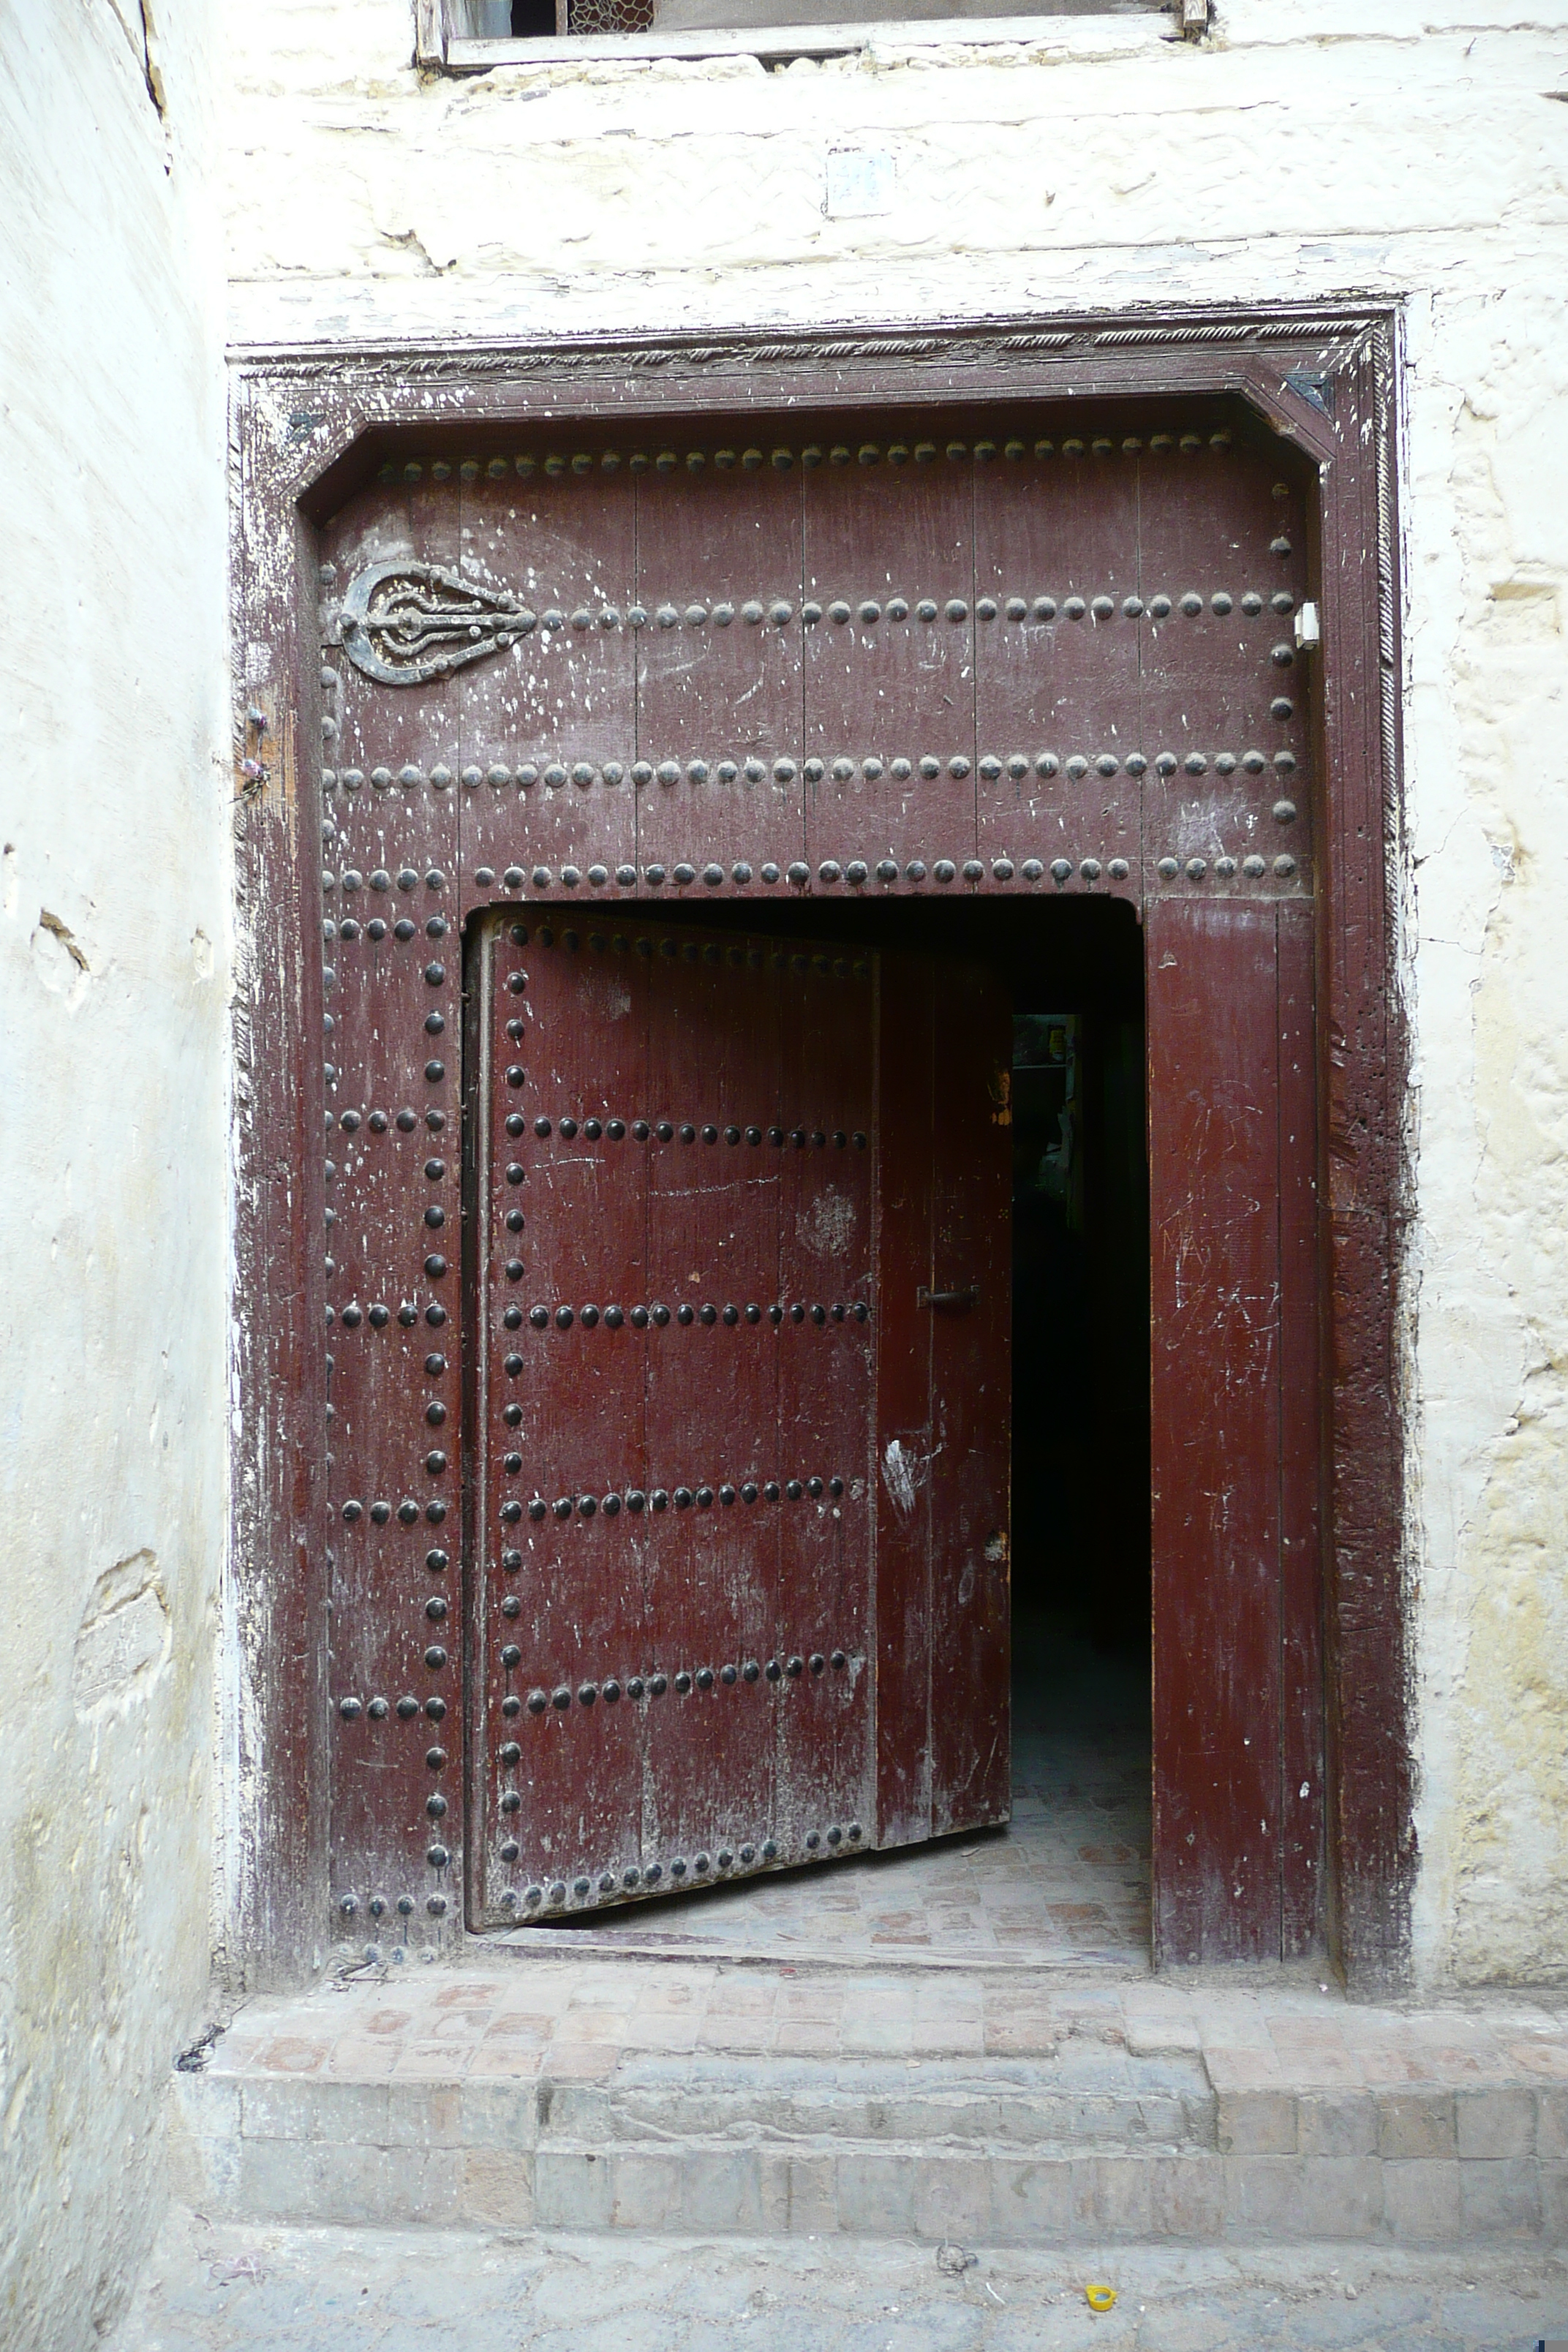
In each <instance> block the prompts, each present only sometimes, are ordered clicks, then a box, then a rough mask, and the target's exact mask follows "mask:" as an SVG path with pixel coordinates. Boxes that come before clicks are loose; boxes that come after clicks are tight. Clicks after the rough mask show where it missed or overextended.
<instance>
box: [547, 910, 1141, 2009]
mask: <svg viewBox="0 0 1568 2352" xmlns="http://www.w3.org/2000/svg"><path fill="white" fill-rule="evenodd" d="M672 912H673V909H672ZM680 919H681V920H682V921H683V922H685V923H688V924H689V923H691V922H693V921H701V922H703V923H705V924H706V925H710V926H711V928H712V929H714V930H716V931H720V932H724V931H735V930H745V931H747V932H749V933H751V934H752V935H753V936H755V935H757V934H759V933H764V934H771V935H773V936H784V937H788V936H799V937H809V938H811V939H815V940H822V941H833V940H840V939H841V940H843V941H844V942H845V943H846V944H851V943H854V944H859V945H863V946H868V947H872V948H876V949H879V950H886V951H889V952H891V951H895V950H908V951H919V952H923V953H936V954H939V955H941V954H947V955H951V956H952V957H954V958H962V959H963V960H964V961H966V962H967V961H976V962H981V963H985V964H989V965H990V966H991V967H992V968H993V969H994V971H997V972H998V973H999V975H1000V976H1001V978H1002V979H1003V981H1004V982H1005V986H1006V988H1007V991H1008V992H1009V994H1010V996H1011V999H1012V1003H1013V1007H1014V1055H1013V1060H1014V1068H1013V1075H1012V1097H1011V1106H1010V1108H1011V1117H1012V1131H1013V1144H1014V1152H1013V1158H1014V1186H1013V1221H1014V1223H1013V1244H1014V1245H1013V1414H1012V1432H1013V1443H1012V1541H1011V1569H1012V1593H1013V1617H1012V1622H1013V1665H1012V1677H1013V1717H1012V1720H1013V1819H1012V1822H1011V1823H1010V1824H1009V1825H1008V1827H1007V1828H1005V1829H1003V1830H999V1831H994V1832H991V1831H985V1832H963V1833H961V1834H959V1835H957V1836H955V1837H952V1838H950V1839H946V1840H942V1841H938V1842H937V1843H935V1844H934V1845H931V1846H927V1847H914V1848H908V1849H901V1850H893V1851H890V1852H883V1853H877V1854H867V1855H864V1856H861V1857H859V1858H858V1859H856V1860H855V1861H854V1862H853V1863H852V1864H848V1865H847V1867H846V1868H844V1869H836V1870H834V1871H831V1872H829V1873H827V1874H821V1873H806V1872H794V1873H789V1874H785V1875H783V1876H780V1877H778V1878H774V1879H773V1880H771V1881H763V1882H753V1883H752V1884H750V1885H731V1886H725V1887H715V1888H712V1889H710V1890H708V1891H706V1892H701V1893H698V1892H693V1893H691V1894H689V1895H676V1896H667V1897H665V1898H664V1899H663V1900H662V1901H661V1902H660V1904H659V1905H658V1906H647V1907H646V1908H641V1909H637V1910H633V1911H629V1912H625V1913H621V1914H619V1915H616V1914H614V1913H605V1912H599V1913H598V1914H596V1915H595V1916H584V1917H579V1918H575V1919H574V1918H573V1917H571V1916H566V1917H563V1918H561V1919H559V1920H556V1921H552V1922H550V1923H548V1924H543V1923H542V1924H541V1925H540V1926H539V1927H521V1928H519V1929H516V1930H512V1931H510V1933H511V1934H513V1935H515V1936H517V1937H521V1938H522V1939H523V1940H529V1939H531V1938H532V1937H537V1936H541V1935H545V1936H549V1935H553V1934H559V1933H561V1932H563V1931H564V1932H568V1933H571V1934H574V1935H576V1936H583V1935H586V1936H588V1937H590V1938H591V1939H592V1940H594V1941H595V1942H598V1941H600V1940H603V1941H604V1942H605V1944H606V1946H608V1947H610V1948H623V1947H628V1946H636V1947H641V1948H662V1947H666V1946H674V1947H679V1948H698V1949H700V1948H707V1947H710V1946H711V1947H712V1948H715V1949H717V1950H721V1951H722V1950H726V1949H734V1948H737V1947H739V1948H746V1949H749V1950H752V1951H753V1952H754V1951H756V1950H758V1949H774V1948H776V1949H777V1950H779V1952H780V1953H781V1954H785V1953H788V1952H790V1951H794V1952H795V1953H797V1954H805V1953H806V1952H811V1953H814V1954H817V1955H819V1956H823V1957H828V1956H839V1957H842V1958H875V1956H876V1953H877V1952H878V1951H879V1950H885V1949H888V1948H905V1949H910V1950H920V1949H922V1948H923V1949H930V1950H931V1951H932V1952H933V1954H936V1955H939V1956H942V1957H952V1958H956V1957H959V1956H965V1957H968V1956H973V1955H977V1954H978V1953H980V1952H982V1951H984V1952H985V1953H986V1954H987V1955H989V1956H990V1957H992V1958H1001V1957H1005V1956H1006V1955H1007V1954H1009V1953H1011V1954H1013V1955H1015V1956H1016V1957H1017V1958H1019V1959H1020V1960H1025V1959H1028V1960H1036V1959H1038V1960H1041V1961H1044V1962H1046V1963H1047V1964H1050V1963H1055V1964H1058V1965H1067V1966H1071V1965H1083V1964H1088V1965H1090V1966H1097V1965H1098V1966H1110V1967H1112V1968H1120V1969H1125V1968H1127V1967H1133V1968H1142V1967H1144V1966H1146V1965H1147V1964H1148V1959H1149V1953H1150V1925H1149V1917H1150V1816H1151V1769H1152V1764H1151V1677H1152V1659H1151V1633H1150V1597H1151V1596H1150V1466H1149V1465H1150V1414H1149V1395H1150V1387H1149V1381H1150V1335H1149V1298H1150V1280H1149V1276H1150V1240H1149V1201H1148V1178H1147V1152H1146V1140H1145V1110H1144V979H1143V934H1142V928H1141V926H1140V925H1139V923H1138V921H1137V919H1136V915H1135V912H1134V910H1133V908H1131V906H1129V905H1127V904H1126V903H1125V902H1121V901H1117V900H1111V899H1100V900H1096V899H1089V898H1070V899H1068V898H1064V899H1063V900H1061V901H1059V902H1058V903H1056V904H1054V905H1048V906H1046V907H1041V906H1039V905H1037V904H1029V903H1026V902H1020V901H1017V900H1014V899H1008V898H992V899H988V900H979V899H974V898H969V899H966V900H964V901H963V902H959V903H954V904H951V905H937V906H921V905H919V904H911V903H910V902H909V901H902V902H892V903H888V904H884V905H882V906H876V905H871V906H866V905H860V906H855V905H844V906H838V905H833V904H830V903H829V904H824V903H823V902H821V901H819V900H813V901H812V902H811V903H810V904H809V905H800V906H796V907H771V906H759V907H752V906H749V905H733V904H731V905H727V906H721V907H710V908H701V909H698V908H688V907H687V906H685V905H682V906H681V908H680Z"/></svg>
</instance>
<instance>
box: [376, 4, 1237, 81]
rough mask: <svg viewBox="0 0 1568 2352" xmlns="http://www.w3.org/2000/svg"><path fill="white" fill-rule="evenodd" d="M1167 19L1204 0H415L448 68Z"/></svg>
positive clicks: (427, 48) (424, 31)
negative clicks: (1090, 20) (1063, 22)
mask: <svg viewBox="0 0 1568 2352" xmlns="http://www.w3.org/2000/svg"><path fill="white" fill-rule="evenodd" d="M1108 16H1141V17H1149V16H1163V17H1164V18H1166V19H1167V20H1168V21H1171V22H1172V28H1173V31H1174V32H1176V33H1177V34H1179V35H1185V36H1187V37H1194V36H1195V35H1198V34H1201V33H1203V32H1204V31H1205V30H1206V28H1207V23H1208V0H416V26H417V40H416V54H417V61H418V62H419V63H420V64H421V65H423V66H426V67H435V68H438V69H444V70H446V71H447V72H450V73H482V72H485V71H487V70H489V68H493V67H496V66H501V65H529V64H547V63H551V62H557V61H563V60H565V59H567V58H574V57H581V56H582V55H583V53H584V48H585V47H586V48H587V49H588V50H589V51H590V52H591V53H595V54H597V55H600V56H605V55H622V56H634V57H658V56H663V57H689V58H691V57H716V56H727V55H741V56H752V57H763V58H792V57H826V56H833V55H835V54H837V53H841V52H844V51H848V50H853V49H858V48H863V47H866V46H867V45H868V42H869V41H870V40H871V39H872V38H874V37H882V38H884V39H885V38H887V37H889V35H895V36H896V37H897V38H898V39H899V40H900V43H919V44H921V45H941V44H946V43H949V42H964V43H972V42H976V41H984V42H1003V41H1013V42H1016V41H1020V40H1029V39H1032V38H1036V37H1038V32H1039V28H1040V26H1041V25H1042V23H1043V22H1047V21H1050V20H1058V21H1059V20H1060V19H1062V18H1074V17H1101V18H1103V17H1108Z"/></svg>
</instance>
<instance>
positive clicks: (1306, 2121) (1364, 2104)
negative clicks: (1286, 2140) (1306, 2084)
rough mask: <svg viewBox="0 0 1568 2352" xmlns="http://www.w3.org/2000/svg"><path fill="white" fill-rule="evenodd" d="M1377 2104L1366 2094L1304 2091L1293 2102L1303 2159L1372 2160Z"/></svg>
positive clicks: (1375, 2133)
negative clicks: (1370, 2157)
mask: <svg viewBox="0 0 1568 2352" xmlns="http://www.w3.org/2000/svg"><path fill="white" fill-rule="evenodd" d="M1377 2139H1378V2115H1377V2103H1376V2101H1375V2100H1374V2099H1373V2096H1372V2094H1371V2093H1370V2092H1369V2091H1307V2092H1303V2093H1302V2094H1301V2095H1300V2097H1299V2098H1298V2099H1297V2101H1296V2145H1297V2147H1299V2148H1300V2152H1301V2154H1302V2155H1303V2156H1375V2155H1376V2154H1377Z"/></svg>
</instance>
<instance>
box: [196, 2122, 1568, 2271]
mask: <svg viewBox="0 0 1568 2352" xmlns="http://www.w3.org/2000/svg"><path fill="white" fill-rule="evenodd" d="M171 2152H172V2156H173V2158H174V2183H173V2185H174V2192H175V2194H176V2195H177V2196H178V2197H180V2198H182V2199H183V2200H184V2201H186V2202H188V2203H190V2204H193V2205H194V2206H195V2208H196V2209H197V2210H200V2211H203V2212H205V2213H208V2214H210V2215H211V2216H212V2217H213V2218H215V2219H216V2218H218V2217H219V2216H220V2215H221V2216H223V2217H225V2218H228V2219H232V2220H236V2221H246V2222H248V2223H252V2224H263V2223H268V2222H276V2223H284V2224H289V2223H293V2224H300V2225H308V2224H310V2223H335V2224H354V2223H363V2224H370V2225H374V2226H378V2227H408V2226H422V2225H423V2226H439V2227H444V2228H451V2227H461V2226H471V2227H483V2228H503V2229H514V2230H516V2229H531V2228H541V2229H552V2230H574V2231H579V2230H592V2231H599V2230H602V2231H648V2232H650V2233H664V2234H671V2235H684V2234H691V2233H698V2234H707V2233H710V2232H718V2233H721V2234H727V2233H737V2234H741V2235H745V2236H751V2237H756V2236H763V2237H767V2236H783V2235H793V2234H796V2233H800V2232H808V2233H809V2232H816V2233H817V2234H820V2235H827V2234H834V2235H837V2234H838V2233H840V2232H842V2233H845V2234H847V2235H858V2236H863V2237H891V2238H900V2239H912V2240H915V2241H919V2242H931V2243H933V2244H936V2243H941V2242H943V2241H945V2240H951V2239H962V2240H963V2241H964V2242H967V2243H970V2244H982V2243H984V2244H989V2245H998V2246H1001V2245H1070V2244H1075V2243H1089V2242H1096V2243H1098V2242H1108V2241H1116V2242H1123V2241H1126V2242H1138V2241H1142V2242H1145V2243H1152V2242H1161V2243H1165V2242H1179V2243H1187V2244H1225V2243H1227V2242H1249V2241H1250V2242H1258V2241H1264V2242H1320V2241H1321V2242H1363V2243H1370V2244H1399V2245H1427V2246H1431V2245H1442V2246H1446V2247H1449V2248H1452V2247H1454V2246H1456V2245H1463V2244H1468V2243H1478V2244H1479V2243H1497V2242H1515V2243H1541V2242H1546V2243H1562V2242H1563V2240H1564V2239H1565V2238H1568V2161H1553V2160H1552V2159H1550V2158H1542V2157H1538V2156H1516V2157H1501V2158H1457V2157H1456V2158H1431V2157H1415V2158H1389V2159H1384V2158H1380V2157H1377V2156H1303V2155H1300V2154H1296V2155H1258V2154H1237V2153H1234V2152H1233V2153H1230V2154H1222V2153H1220V2152H1219V2151H1217V2150H1204V2149H1168V2148H1163V2149H1149V2150H1145V2151H1141V2152H1135V2151H1132V2150H1130V2149H1126V2148H1118V2149H1115V2150H1110V2151H1102V2152H1099V2153H1091V2152H1087V2151H1085V2150H1083V2149H1081V2148H1073V2149H1070V2150H1061V2151H1058V2152H1054V2153H1049V2154H1045V2153H1024V2152H1020V2151H1019V2150H1018V2149H1016V2148H1013V2147H981V2148H973V2149H968V2150H962V2151H961V2150H952V2149H946V2148H940V2147H932V2146H931V2144H930V2143H929V2142H920V2143H910V2142H903V2143H894V2144H891V2145H888V2144H881V2143H879V2144H877V2145H865V2144H860V2145H856V2144H853V2143H851V2144H845V2143H838V2144H837V2145H833V2146H824V2145H821V2144H817V2145H815V2146H796V2147H782V2146H778V2145H775V2144H768V2143H756V2142H753V2143H752V2144H751V2145H748V2146H742V2147H737V2146H735V2145H734V2144H733V2143H731V2142H726V2141H712V2140H701V2139H696V2138H692V2139H688V2140H686V2141H684V2142H682V2143H679V2144H678V2145H675V2146H671V2145H670V2144H669V2143H668V2142H665V2141H661V2142H658V2143H656V2144H644V2145H637V2144H622V2145H615V2146H610V2147H605V2146H604V2145H602V2144H600V2145H595V2146H584V2145H571V2144H555V2143H548V2144H546V2145H544V2146H542V2147H518V2148H506V2147H495V2146H493V2145H490V2146H477V2147H476V2146H473V2145H462V2144H451V2145H445V2146H435V2147H432V2146H430V2145H429V2144H428V2143H426V2142H421V2143H407V2144H401V2145H391V2146H389V2145H384V2144H377V2143H374V2142H371V2141H368V2140H354V2139H347V2138H345V2139H342V2140H333V2141H331V2142H327V2141H307V2140H301V2139H298V2138H294V2139H280V2138H267V2137H251V2136H247V2135H244V2134H241V2133H234V2134H223V2133H221V2132H216V2131H212V2130H208V2131H206V2132H203V2133H198V2132H196V2131H194V2130H192V2129H191V2127H190V2118H189V2117H188V2116H184V2117H179V2118H177V2123H176V2129H175V2132H174V2141H173V2147H172V2151H171Z"/></svg>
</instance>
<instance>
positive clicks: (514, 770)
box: [447, 449, 637, 904]
mask: <svg viewBox="0 0 1568 2352" xmlns="http://www.w3.org/2000/svg"><path fill="white" fill-rule="evenodd" d="M492 468H493V470H492ZM447 500H448V505H449V507H451V508H452V509H454V510H458V509H460V513H461V551H462V562H463V569H464V573H465V576H466V577H468V578H472V579H474V580H475V581H477V582H478V583H480V584H481V585H483V586H484V587H486V588H489V589H493V590H499V591H504V592H505V593H509V594H511V595H514V596H517V597H519V598H520V599H521V602H522V604H523V607H524V615H523V622H522V624H521V625H520V630H519V634H518V635H517V637H516V638H515V640H514V642H513V643H512V645H511V646H510V647H509V648H508V649H507V650H506V651H505V652H504V653H502V654H500V655H499V656H497V657H496V658H494V659H493V660H489V661H484V662H478V663H475V664H474V665H473V666H472V667H468V668H466V669H464V670H462V671H460V672H459V673H458V677H457V679H455V680H454V683H453V688H452V691H453V693H454V695H455V696H456V698H457V709H458V711H459V713H460V719H461V744H460V756H459V758H458V761H457V763H456V764H457V768H458V773H459V775H460V778H461V784H460V792H461V798H462V808H463V870H464V876H465V887H467V888H468V889H469V890H471V891H472V892H473V893H474V894H475V896H476V898H478V900H479V903H481V904H482V903H484V901H485V900H486V898H489V897H490V896H491V895H499V894H500V892H501V891H505V890H511V891H515V892H522V893H526V895H529V896H532V895H534V894H535V893H536V892H537V891H538V890H542V889H545V890H547V889H551V888H559V887H562V885H563V884H564V885H565V887H568V888H574V889H580V890H581V891H582V893H583V895H584V898H587V897H591V896H592V895H594V894H595V893H596V892H600V891H603V892H605V893H607V894H608V895H610V896H611V897H613V896H615V895H616V892H617V891H619V890H625V889H628V888H630V887H631V879H632V869H633V867H634V866H635V865H636V860H637V809H636V795H635V788H634V786H633V783H632V780H631V772H632V767H633V764H634V761H635V757H636V751H635V744H636V713H635V690H634V683H633V679H634V666H635V661H636V632H635V631H634V629H633V628H632V626H631V621H630V613H631V606H632V597H633V593H634V590H633V572H634V567H635V546H636V539H635V509H634V485H633V484H632V482H631V481H630V479H629V478H627V477H626V474H625V473H624V472H622V471H621V470H620V468H619V467H614V468H612V469H611V470H610V471H607V472H606V471H605V456H604V453H603V452H602V451H598V450H593V449H590V450H587V451H583V450H579V451H576V452H574V454H573V456H572V458H571V462H570V464H568V463H567V461H566V459H565V457H563V455H562V454H561V453H559V452H552V453H550V455H549V457H547V458H546V457H532V456H530V455H528V454H526V453H525V454H524V455H523V456H522V457H521V458H519V459H512V460H508V459H506V458H496V459H492V460H490V461H489V462H488V463H487V464H485V465H479V463H478V462H477V461H473V460H470V461H468V464H466V465H465V466H463V467H461V468H460V469H459V478H458V480H455V481H453V482H452V483H451V484H450V485H449V486H448V491H447ZM480 873H487V874H489V876H490V877H491V879H490V881H489V883H480V882H479V880H478V878H477V877H478V876H479V874H480ZM536 874H537V875H539V876H541V877H547V878H545V879H542V880H541V881H539V882H537V883H536V882H535V880H534V877H535V875H536ZM617 875H622V876H623V877H624V878H623V879H622V880H621V881H619V882H617V880H616V876H617Z"/></svg>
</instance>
